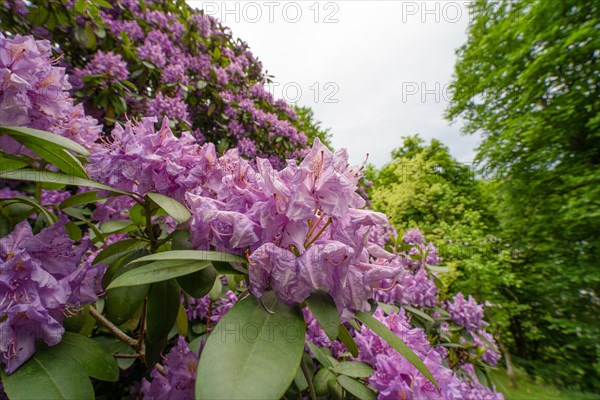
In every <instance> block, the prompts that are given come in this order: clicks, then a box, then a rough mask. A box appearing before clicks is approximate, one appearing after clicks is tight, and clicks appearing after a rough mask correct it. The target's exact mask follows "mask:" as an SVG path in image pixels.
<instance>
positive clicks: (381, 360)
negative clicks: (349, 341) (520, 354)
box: [355, 308, 504, 400]
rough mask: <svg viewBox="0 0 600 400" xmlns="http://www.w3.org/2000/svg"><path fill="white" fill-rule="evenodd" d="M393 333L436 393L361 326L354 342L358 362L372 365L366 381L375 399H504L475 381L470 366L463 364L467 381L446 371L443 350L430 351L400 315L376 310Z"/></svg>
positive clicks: (422, 335)
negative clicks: (420, 364) (422, 368)
mask: <svg viewBox="0 0 600 400" xmlns="http://www.w3.org/2000/svg"><path fill="white" fill-rule="evenodd" d="M373 316H374V317H375V318H377V319H378V320H379V321H381V322H382V323H384V324H385V325H386V326H387V327H388V328H389V329H390V330H391V331H392V332H393V333H395V334H396V335H397V336H398V337H400V338H401V339H402V341H403V342H404V343H406V345H407V346H408V347H410V348H411V350H413V351H414V352H415V354H416V355H417V356H418V357H419V358H420V359H421V360H422V361H423V363H424V364H425V366H426V367H427V369H428V370H429V371H430V372H431V374H432V375H433V377H434V379H435V380H436V382H437V384H438V386H439V388H440V390H439V391H438V390H437V389H436V388H435V386H433V384H432V383H431V382H429V380H428V379H427V378H425V376H423V375H422V374H421V373H420V372H419V371H418V370H417V368H416V367H414V366H413V365H412V364H411V363H410V362H408V360H407V359H406V358H404V357H403V356H401V355H400V353H398V352H397V351H396V350H394V349H393V348H392V347H391V346H390V345H389V344H387V342H385V341H384V340H383V339H381V338H380V337H379V336H378V335H376V334H375V333H373V331H371V330H370V329H368V328H367V327H365V326H363V327H362V329H361V330H360V332H355V341H356V344H357V346H358V348H359V358H358V359H359V360H360V361H363V362H366V363H367V364H370V365H371V366H373V368H374V371H373V374H372V375H371V377H370V378H369V379H368V382H369V384H370V385H371V386H373V388H375V389H376V390H377V392H378V399H390V400H392V399H394V400H395V399H415V400H417V399H444V400H458V399H473V400H475V399H477V400H487V399H489V400H501V399H503V398H504V397H503V396H502V394H500V393H497V392H495V391H493V390H491V389H489V388H486V387H484V386H483V385H482V384H481V383H480V382H479V380H477V378H476V376H475V374H474V371H473V369H472V366H471V365H466V366H464V367H463V368H465V371H466V372H467V373H468V375H467V378H461V377H460V376H459V375H458V374H456V373H455V372H453V371H452V370H451V369H449V368H447V367H446V366H445V364H444V362H443V358H444V357H445V353H446V352H445V349H442V348H440V349H438V348H433V347H432V346H431V344H430V342H429V339H428V337H427V335H426V334H425V332H424V331H423V330H422V329H420V328H412V327H411V326H410V324H409V322H408V320H407V318H406V316H405V314H404V310H402V309H401V310H400V312H398V313H396V312H393V311H392V312H391V313H390V314H389V315H387V316H386V315H385V314H384V312H383V310H381V309H380V308H378V309H377V310H376V311H375V313H374V314H373Z"/></svg>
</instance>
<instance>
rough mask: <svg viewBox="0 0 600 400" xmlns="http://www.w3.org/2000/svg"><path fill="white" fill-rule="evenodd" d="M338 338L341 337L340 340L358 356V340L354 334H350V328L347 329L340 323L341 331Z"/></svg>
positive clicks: (354, 355)
mask: <svg viewBox="0 0 600 400" xmlns="http://www.w3.org/2000/svg"><path fill="white" fill-rule="evenodd" d="M338 339H340V342H342V343H344V345H345V346H346V348H347V349H348V351H349V352H350V354H352V356H353V357H358V346H356V342H355V341H354V338H353V337H352V335H350V332H348V329H346V327H345V326H344V325H342V324H340V333H339V335H338Z"/></svg>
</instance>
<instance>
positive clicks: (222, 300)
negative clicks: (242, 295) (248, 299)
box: [185, 290, 238, 326]
mask: <svg viewBox="0 0 600 400" xmlns="http://www.w3.org/2000/svg"><path fill="white" fill-rule="evenodd" d="M237 301H238V297H237V295H236V294H235V293H234V292H233V291H231V290H228V291H227V292H226V293H225V296H224V297H219V298H218V299H217V300H215V301H214V302H213V301H211V299H210V296H209V295H206V296H204V297H202V298H199V299H196V298H193V297H190V298H188V299H187V307H186V308H185V312H186V314H187V317H188V319H189V320H190V321H194V320H201V321H204V322H207V318H208V321H210V324H211V325H212V326H214V325H216V324H217V323H218V322H219V321H220V320H221V318H222V317H223V316H224V315H225V313H227V311H229V310H230V309H231V307H233V305H234V304H235V303H237Z"/></svg>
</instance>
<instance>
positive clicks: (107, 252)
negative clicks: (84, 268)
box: [92, 239, 143, 265]
mask: <svg viewBox="0 0 600 400" xmlns="http://www.w3.org/2000/svg"><path fill="white" fill-rule="evenodd" d="M136 244H137V245H140V244H143V243H142V242H140V240H138V239H123V240H120V241H118V242H115V243H113V244H110V245H108V246H106V248H105V249H104V250H102V251H101V252H100V253H98V255H97V256H96V258H94V261H93V262H92V265H95V264H98V263H99V262H101V261H104V260H107V259H109V258H110V259H116V258H120V257H122V256H124V255H125V254H126V253H127V250H128V249H131V248H132V247H133V246H134V245H136Z"/></svg>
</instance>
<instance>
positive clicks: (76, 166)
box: [24, 142, 89, 179]
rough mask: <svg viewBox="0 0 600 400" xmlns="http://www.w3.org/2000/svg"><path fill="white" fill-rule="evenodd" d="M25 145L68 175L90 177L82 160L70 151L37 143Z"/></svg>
mask: <svg viewBox="0 0 600 400" xmlns="http://www.w3.org/2000/svg"><path fill="white" fill-rule="evenodd" d="M24 144H25V146H27V148H28V149H29V150H31V151H33V152H34V153H35V154H37V155H38V156H40V157H41V158H42V159H43V160H45V161H47V162H49V163H50V164H52V165H55V166H57V167H58V169H60V170H61V171H62V172H64V173H65V174H67V175H72V176H76V177H78V178H84V179H89V176H88V174H87V172H86V171H85V169H84V168H83V165H81V162H80V161H79V160H78V159H77V158H75V157H74V156H73V155H72V154H71V153H69V152H68V151H66V150H64V149H61V148H53V147H45V146H41V145H38V144H35V143H28V142H25V143H24Z"/></svg>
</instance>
